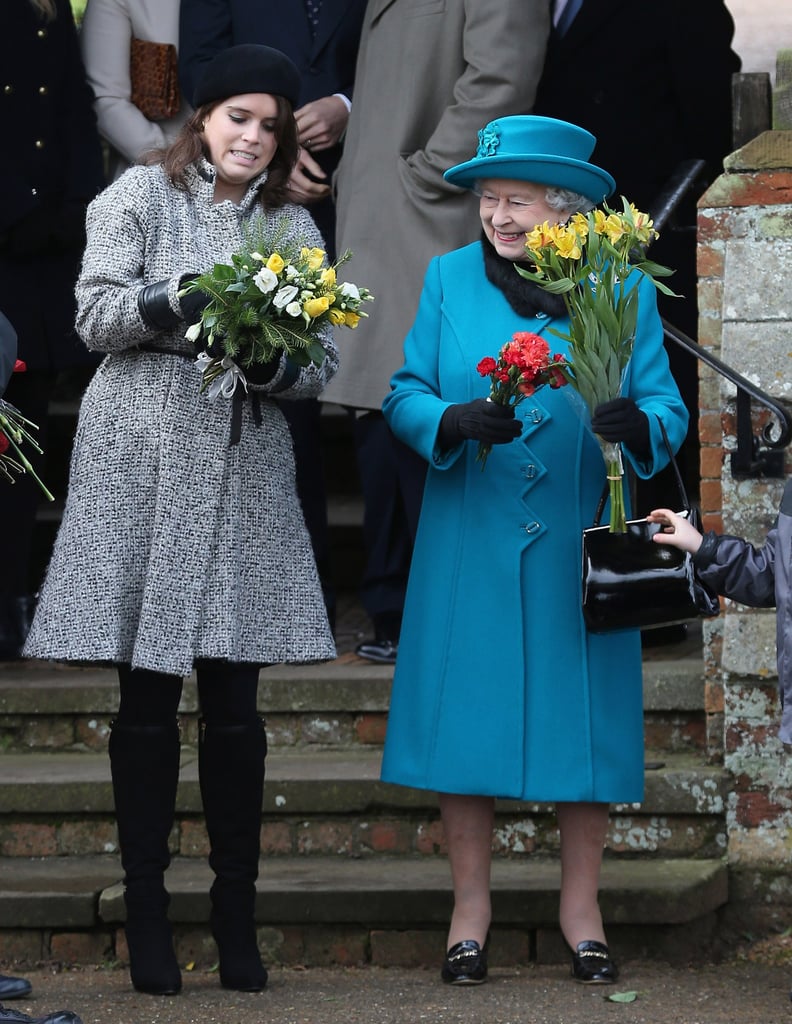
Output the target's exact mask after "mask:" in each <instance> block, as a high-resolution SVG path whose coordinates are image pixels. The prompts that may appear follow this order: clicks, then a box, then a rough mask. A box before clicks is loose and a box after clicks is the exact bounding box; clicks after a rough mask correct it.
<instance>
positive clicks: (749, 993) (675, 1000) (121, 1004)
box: [13, 960, 792, 1024]
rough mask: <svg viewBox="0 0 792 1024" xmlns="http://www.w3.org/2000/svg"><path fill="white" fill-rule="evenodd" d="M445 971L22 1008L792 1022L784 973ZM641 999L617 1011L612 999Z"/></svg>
mask: <svg viewBox="0 0 792 1024" xmlns="http://www.w3.org/2000/svg"><path fill="white" fill-rule="evenodd" d="M438 967H439V965H437V964H431V965H427V967H426V968H424V969H413V970H409V969H403V968H381V967H364V968H341V967H337V968H310V969H294V968H279V969H274V970H271V971H270V980H269V984H268V986H267V988H266V989H265V991H264V992H261V993H257V994H243V993H238V992H229V991H226V990H224V989H222V988H221V987H220V984H219V981H218V977H217V974H216V973H214V972H210V971H195V972H192V973H185V975H184V989H183V991H182V993H181V994H180V995H178V996H175V997H173V998H157V997H155V996H145V995H141V994H139V993H137V992H135V991H134V990H133V989H132V988H131V986H130V983H129V976H128V974H127V972H126V970H123V969H120V968H115V969H104V970H70V971H62V972H59V973H52V971H51V970H48V969H38V970H34V971H26V972H25V973H26V976H27V977H28V978H29V979H30V980H31V981H32V983H33V998H32V999H28V1000H24V1001H19V1000H18V1001H17V1002H16V1003H14V1004H13V1005H14V1007H15V1008H18V1009H20V1010H22V1011H24V1012H27V1013H30V1014H33V1015H36V1016H43V1015H44V1014H45V1013H49V1012H51V1011H52V1010H55V1009H57V1008H68V1009H71V1010H73V1011H75V1012H77V1013H79V1015H80V1017H81V1018H82V1021H83V1024H265V1022H269V1021H272V1022H277V1024H423V1022H426V1024H781V1022H784V1021H789V1020H790V1019H792V1004H790V1001H789V986H790V982H792V964H789V965H785V966H776V965H768V964H763V963H753V962H750V961H745V960H728V961H726V962H724V963H721V964H717V965H704V966H701V967H696V968H685V967H682V968H678V967H669V966H667V965H666V964H663V963H658V962H652V961H645V960H625V961H624V962H622V964H621V969H622V974H621V978H620V980H619V982H618V983H617V985H615V986H613V987H608V988H604V987H600V986H595V987H592V986H583V985H577V984H575V983H574V982H573V981H572V979H571V978H570V977H569V971H568V968H567V967H566V966H564V965H561V964H559V965H550V966H525V967H514V968H499V967H497V966H494V967H493V968H492V970H491V972H490V980H489V981H488V982H487V983H486V984H484V985H480V986H476V987H466V988H463V989H459V988H453V987H450V986H448V985H444V984H443V983H442V982H441V981H440V978H439V971H438ZM631 994H632V995H633V996H634V1000H633V1001H632V1002H612V1001H610V1000H609V998H608V997H612V996H614V995H627V996H628V997H630V995H631Z"/></svg>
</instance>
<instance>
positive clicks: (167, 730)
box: [109, 721, 182, 995]
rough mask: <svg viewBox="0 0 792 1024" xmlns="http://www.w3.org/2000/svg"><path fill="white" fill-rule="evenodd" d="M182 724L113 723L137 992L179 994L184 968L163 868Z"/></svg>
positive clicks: (113, 754) (118, 815)
mask: <svg viewBox="0 0 792 1024" xmlns="http://www.w3.org/2000/svg"><path fill="white" fill-rule="evenodd" d="M179 748H180V744H179V726H178V723H177V722H176V721H174V722H173V723H172V724H170V725H123V724H119V723H118V722H113V723H112V728H111V732H110V742H109V750H110V768H111V772H112V777H113V794H114V797H115V807H116V820H117V824H118V841H119V845H120V847H121V864H122V866H123V868H124V884H125V889H124V903H125V904H126V925H125V929H124V930H125V932H126V940H127V946H128V947H129V973H130V975H131V978H132V984H133V985H134V986H135V988H136V989H137V990H138V991H139V992H149V993H151V994H152V995H175V994H176V993H177V992H179V991H180V989H181V984H182V982H181V972H180V971H179V965H178V962H177V960H176V954H175V953H174V951H173V934H172V931H171V925H170V921H169V920H168V903H169V899H170V898H169V896H168V893H167V891H166V889H165V880H164V873H165V869H166V868H167V867H168V864H169V863H170V852H169V850H168V836H169V834H170V830H171V826H172V825H173V819H174V815H175V810H176V787H177V785H178V782H179Z"/></svg>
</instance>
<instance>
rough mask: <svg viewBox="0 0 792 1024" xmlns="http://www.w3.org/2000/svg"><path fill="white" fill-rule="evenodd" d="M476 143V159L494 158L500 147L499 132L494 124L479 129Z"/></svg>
mask: <svg viewBox="0 0 792 1024" xmlns="http://www.w3.org/2000/svg"><path fill="white" fill-rule="evenodd" d="M478 143H479V144H478V149H477V150H476V158H477V159H480V158H481V157H484V156H495V154H496V153H497V152H498V147H499V146H500V131H499V130H498V128H497V127H496V126H495V125H494V124H488V125H486V126H485V127H484V128H480V129H479V133H478Z"/></svg>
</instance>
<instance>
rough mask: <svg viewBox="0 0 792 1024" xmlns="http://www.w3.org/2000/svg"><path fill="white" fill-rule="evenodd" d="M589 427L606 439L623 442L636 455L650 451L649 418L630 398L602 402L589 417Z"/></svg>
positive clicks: (640, 455)
mask: <svg viewBox="0 0 792 1024" xmlns="http://www.w3.org/2000/svg"><path fill="white" fill-rule="evenodd" d="M591 429H592V430H593V431H594V433H595V434H599V436H600V437H602V438H604V439H605V440H606V441H612V442H620V443H622V444H625V445H626V446H627V447H628V448H629V449H630V451H631V452H632V453H633V454H634V455H637V456H638V457H644V456H647V455H648V454H649V453H650V451H651V441H650V435H649V418H648V416H647V415H646V413H645V412H641V410H640V409H639V408H638V406H637V405H636V404H635V402H634V401H633V399H632V398H614V399H613V400H612V401H610V402H602V403H601V404H600V405H598V406H597V408H596V409H595V410H594V414H593V416H592V417H591Z"/></svg>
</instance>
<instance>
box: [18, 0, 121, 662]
mask: <svg viewBox="0 0 792 1024" xmlns="http://www.w3.org/2000/svg"><path fill="white" fill-rule="evenodd" d="M4 13H5V19H4V27H3V32H2V34H1V35H0V67H2V69H3V72H2V73H3V88H2V90H0V128H2V131H3V136H4V138H5V139H7V140H13V144H10V148H9V150H8V153H7V156H6V159H5V160H4V161H3V164H2V167H0V309H2V311H3V313H4V314H5V315H6V316H7V317H8V319H9V320H10V321H11V323H12V324H13V325H14V328H15V330H16V332H17V335H18V345H19V358H20V359H22V360H23V361H24V362H25V364H26V366H27V371H26V372H25V373H18V374H15V375H14V376H13V378H12V379H11V381H10V383H9V385H8V389H7V392H6V395H5V398H6V399H7V400H8V401H9V402H11V403H12V404H13V405H15V406H16V407H17V408H18V409H19V411H20V412H21V413H22V414H23V415H24V416H26V417H27V418H28V419H29V420H32V421H33V422H34V423H36V424H38V426H39V431H38V438H39V442H40V444H41V447H42V448H43V449H44V451H45V452H46V450H47V416H48V411H49V403H50V398H51V397H52V395H53V392H54V390H55V387H56V383H57V382H58V378H59V373H60V371H65V370H68V371H70V372H74V373H75V374H78V373H81V374H82V375H83V376H85V375H87V374H89V372H90V368H92V367H93V366H94V365H95V364H96V359H95V357H93V356H91V355H90V353H88V351H87V350H86V348H85V346H84V345H82V344H81V342H80V340H79V338H78V337H77V335H76V334H75V333H74V282H75V280H76V278H77V272H78V269H79V263H80V257H81V256H82V251H83V245H84V243H85V208H86V204H87V203H88V201H89V200H90V199H91V198H93V196H95V195H96V193H97V192H98V191H99V189H100V188H101V187H102V185H103V184H104V172H103V167H102V152H101V147H100V143H99V136H98V133H97V131H96V119H95V117H94V113H93V109H92V102H93V97H92V95H91V90H90V88H89V87H88V85H87V83H86V81H85V71H84V68H83V65H82V61H81V59H80V51H79V45H78V42H77V32H76V29H75V27H74V21H73V18H72V13H71V8H70V7H69V3H68V0H8V2H7V3H6V4H5V7H4ZM31 461H32V462H33V463H34V466H35V468H36V471H37V472H39V475H42V473H41V459H40V458H34V459H31ZM40 497H41V492H40V490H39V488H38V486H37V485H36V483H35V481H34V480H33V479H32V478H30V477H29V476H27V477H20V478H19V479H18V480H17V482H16V484H15V485H14V486H13V487H9V488H7V489H6V491H5V492H4V495H3V501H2V502H0V565H2V566H3V572H2V575H0V659H13V658H18V657H19V653H20V650H21V648H22V644H23V643H24V640H25V636H26V634H27V631H28V628H29V625H30V617H31V615H32V612H33V607H34V605H35V596H34V595H35V592H36V590H37V589H38V583H39V581H38V579H37V578H36V572H35V571H34V568H33V557H32V556H33V534H34V530H35V526H36V512H37V509H38V505H39V501H40Z"/></svg>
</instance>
